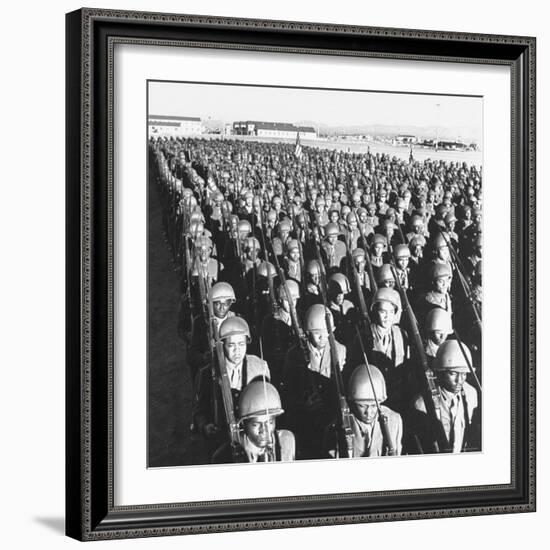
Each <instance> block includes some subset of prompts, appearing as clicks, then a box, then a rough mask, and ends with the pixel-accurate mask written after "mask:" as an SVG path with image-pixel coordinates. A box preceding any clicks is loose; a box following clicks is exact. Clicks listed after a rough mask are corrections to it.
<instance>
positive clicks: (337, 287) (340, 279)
mask: <svg viewBox="0 0 550 550" xmlns="http://www.w3.org/2000/svg"><path fill="white" fill-rule="evenodd" d="M328 287H329V290H330V291H332V290H334V291H335V292H336V293H337V294H340V293H342V294H349V293H350V292H351V288H350V285H349V281H348V278H347V277H346V276H345V275H344V274H343V273H333V274H332V275H331V276H330V277H329V280H328Z"/></svg>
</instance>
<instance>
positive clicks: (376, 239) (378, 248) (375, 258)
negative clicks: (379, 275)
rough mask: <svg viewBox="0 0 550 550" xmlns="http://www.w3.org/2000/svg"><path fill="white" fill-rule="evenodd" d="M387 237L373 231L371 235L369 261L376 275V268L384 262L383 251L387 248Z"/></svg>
mask: <svg viewBox="0 0 550 550" xmlns="http://www.w3.org/2000/svg"><path fill="white" fill-rule="evenodd" d="M387 244H388V242H387V239H386V237H384V235H380V234H379V233H375V234H374V235H373V237H372V242H371V247H370V263H371V264H372V267H373V269H374V274H375V275H376V271H377V269H379V268H380V267H382V264H383V263H384V252H385V251H386V248H387Z"/></svg>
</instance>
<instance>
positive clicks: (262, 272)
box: [258, 262, 277, 279]
mask: <svg viewBox="0 0 550 550" xmlns="http://www.w3.org/2000/svg"><path fill="white" fill-rule="evenodd" d="M268 269H269V273H271V276H272V277H276V276H277V270H276V269H275V266H274V265H273V264H272V263H271V262H262V263H261V264H260V265H259V266H258V275H259V276H260V277H265V278H266V279H267V277H268V271H267V270H268Z"/></svg>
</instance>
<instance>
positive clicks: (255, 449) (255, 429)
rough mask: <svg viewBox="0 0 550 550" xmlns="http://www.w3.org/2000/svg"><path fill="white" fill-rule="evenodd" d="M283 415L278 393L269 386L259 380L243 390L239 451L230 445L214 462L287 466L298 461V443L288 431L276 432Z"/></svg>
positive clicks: (240, 402)
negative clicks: (288, 463)
mask: <svg viewBox="0 0 550 550" xmlns="http://www.w3.org/2000/svg"><path fill="white" fill-rule="evenodd" d="M283 413H284V410H283V408H282V406H281V398H280V397H279V393H278V392H277V390H276V389H275V387H274V386H272V385H271V384H270V383H269V382H265V381H263V380H257V381H254V382H251V383H250V384H248V386H246V387H245V388H244V390H243V391H242V393H241V396H240V398H239V418H238V422H239V425H240V426H241V431H240V433H239V449H238V450H237V452H236V453H235V452H234V451H233V450H232V449H231V444H230V443H229V442H226V443H224V444H223V445H222V446H221V447H219V448H218V450H217V451H216V452H215V453H214V456H213V457H212V462H213V463H215V464H226V463H229V462H233V460H234V456H235V454H236V455H237V456H238V457H239V462H279V461H280V462H288V461H291V460H294V459H295V457H296V441H295V439H294V434H293V433H292V432H291V431H289V430H277V427H276V418H277V417H278V416H280V415H281V414H283Z"/></svg>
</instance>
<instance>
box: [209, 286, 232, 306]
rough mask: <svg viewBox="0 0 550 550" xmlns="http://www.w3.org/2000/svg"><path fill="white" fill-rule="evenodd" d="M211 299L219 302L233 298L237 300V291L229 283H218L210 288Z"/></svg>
mask: <svg viewBox="0 0 550 550" xmlns="http://www.w3.org/2000/svg"><path fill="white" fill-rule="evenodd" d="M210 299H211V300H212V301H213V302H218V301H221V300H231V301H232V302H234V301H235V291H234V290H233V287H232V286H231V285H230V284H229V283H224V282H221V283H216V284H215V285H213V286H212V287H211V288H210Z"/></svg>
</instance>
